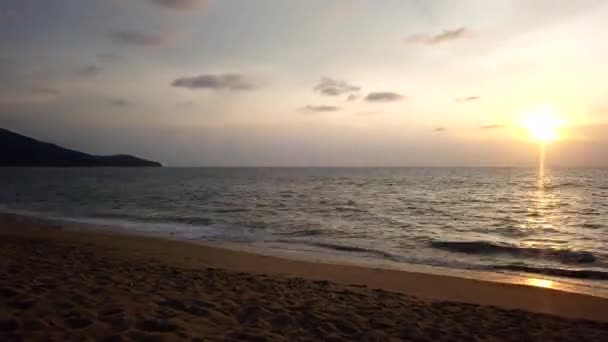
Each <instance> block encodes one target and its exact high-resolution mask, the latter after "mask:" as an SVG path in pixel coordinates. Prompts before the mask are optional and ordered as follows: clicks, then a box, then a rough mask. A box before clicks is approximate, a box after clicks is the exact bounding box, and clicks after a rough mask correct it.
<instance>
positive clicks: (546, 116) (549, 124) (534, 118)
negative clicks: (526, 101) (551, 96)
mask: <svg viewBox="0 0 608 342" xmlns="http://www.w3.org/2000/svg"><path fill="white" fill-rule="evenodd" d="M561 125H562V121H561V119H559V118H558V116H557V114H556V113H555V112H554V111H552V110H550V109H547V108H543V109H541V110H535V111H532V112H530V113H529V114H528V115H527V117H526V118H525V119H524V122H523V126H524V128H525V129H526V130H527V131H528V133H529V134H530V138H532V140H535V141H539V142H550V141H553V140H556V139H559V137H560V135H559V127H560V126H561Z"/></svg>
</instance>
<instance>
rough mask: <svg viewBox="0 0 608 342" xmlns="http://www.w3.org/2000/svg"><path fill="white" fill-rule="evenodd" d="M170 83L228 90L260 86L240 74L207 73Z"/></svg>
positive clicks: (251, 88) (184, 86)
mask: <svg viewBox="0 0 608 342" xmlns="http://www.w3.org/2000/svg"><path fill="white" fill-rule="evenodd" d="M171 85H172V86H174V87H181V88H188V89H211V90H230V91H243V90H255V89H258V88H259V87H260V84H259V83H258V82H257V81H256V80H255V79H253V78H251V77H248V76H245V75H241V74H220V75H214V74H207V75H200V76H194V77H182V78H178V79H176V80H175V81H173V83H171Z"/></svg>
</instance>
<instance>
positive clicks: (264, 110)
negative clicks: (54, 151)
mask: <svg viewBox="0 0 608 342" xmlns="http://www.w3.org/2000/svg"><path fill="white" fill-rule="evenodd" d="M606 18H608V2H606V1H602V0H589V1H585V0H579V1H577V0H520V1H518V0H511V1H507V0H504V1H502V0H496V1H487V0H477V1H475V0H468V1H448V0H445V1H430V0H428V1H427V0H394V1H388V0H386V1H372V0H369V1H364V0H359V1H354V0H353V1H347V0H306V1H295V0H294V1H285V0H256V1H253V0H251V1H237V0H207V1H204V0H54V1H49V0H44V1H42V0H1V2H0V76H1V79H2V82H1V83H0V127H4V128H7V129H11V130H14V131H17V132H20V133H22V134H26V135H30V136H33V137H36V138H39V139H42V140H48V141H52V142H55V143H57V144H61V145H63V146H66V147H70V148H74V149H78V150H82V151H86V152H90V153H99V154H111V153H129V154H136V155H138V156H141V157H146V158H150V159H154V160H158V161H160V162H163V163H165V164H167V165H193V166H198V165H201V166H215V165H217V166H241V165H246V166H321V165H325V166H340V165H343V166H413V165H428V166H444V165H445V166H452V165H458V166H471V165H498V166H502V165H516V166H517V165H535V163H536V158H537V155H538V143H537V142H534V141H531V139H530V136H529V134H528V132H527V131H526V130H525V129H524V128H523V122H525V120H526V118H527V117H530V116H531V115H532V116H533V115H535V113H538V112H541V111H549V112H550V113H552V114H551V115H553V116H555V117H557V118H559V120H560V123H561V124H560V125H561V127H560V128H559V133H560V134H559V135H560V137H559V139H558V140H556V141H553V142H551V143H550V144H549V145H550V146H549V147H548V157H549V160H550V161H549V163H548V164H550V165H551V164H552V165H608V153H606V151H608V62H607V61H608V44H606V35H607V34H608V20H606Z"/></svg>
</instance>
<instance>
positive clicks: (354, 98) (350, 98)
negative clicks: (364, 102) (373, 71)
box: [346, 94, 361, 102]
mask: <svg viewBox="0 0 608 342" xmlns="http://www.w3.org/2000/svg"><path fill="white" fill-rule="evenodd" d="M360 97H361V96H360V95H359V94H350V95H348V97H347V98H346V101H350V102H352V101H357V100H358V99H359V98H360Z"/></svg>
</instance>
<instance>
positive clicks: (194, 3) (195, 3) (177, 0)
mask: <svg viewBox="0 0 608 342" xmlns="http://www.w3.org/2000/svg"><path fill="white" fill-rule="evenodd" d="M148 1H149V2H151V3H153V4H155V5H158V6H161V7H165V8H170V9H176V10H180V11H193V10H197V9H199V8H201V7H203V5H205V4H206V3H207V2H208V1H207V0H148Z"/></svg>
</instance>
